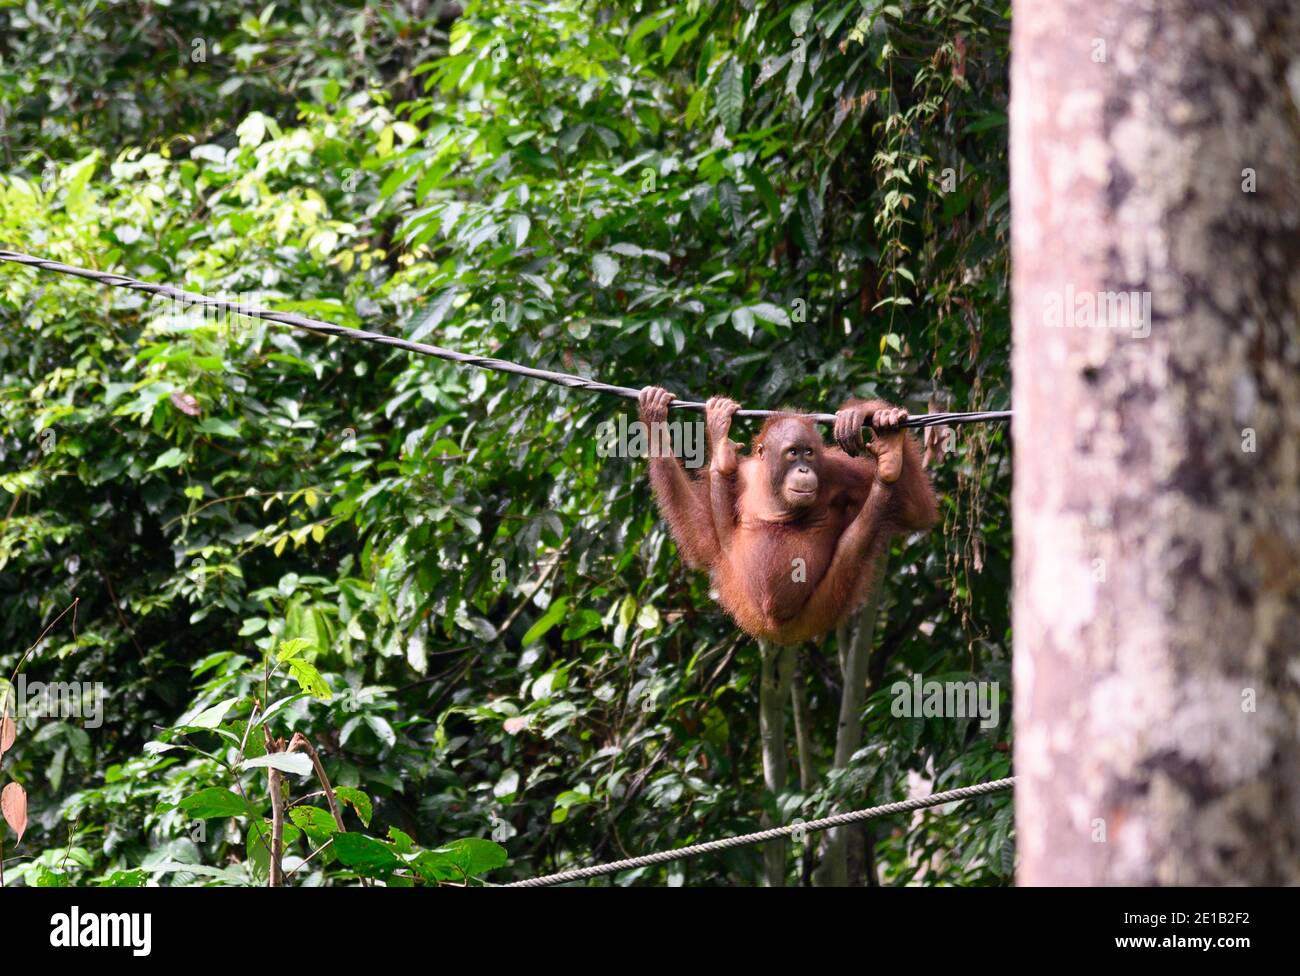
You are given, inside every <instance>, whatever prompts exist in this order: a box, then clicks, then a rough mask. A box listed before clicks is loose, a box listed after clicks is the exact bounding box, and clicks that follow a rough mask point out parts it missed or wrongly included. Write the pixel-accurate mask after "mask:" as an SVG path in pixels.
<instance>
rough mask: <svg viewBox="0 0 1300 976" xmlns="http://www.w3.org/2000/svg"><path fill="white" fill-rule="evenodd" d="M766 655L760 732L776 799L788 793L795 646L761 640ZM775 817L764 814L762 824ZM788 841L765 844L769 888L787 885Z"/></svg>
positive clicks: (766, 773)
mask: <svg viewBox="0 0 1300 976" xmlns="http://www.w3.org/2000/svg"><path fill="white" fill-rule="evenodd" d="M758 648H759V653H760V654H762V658H763V677H762V680H761V682H760V683H759V690H758V731H759V738H760V739H761V740H762V746H763V782H764V783H766V784H767V791H768V793H770V794H771V795H772V799H773V800H774V801H778V800H779V799H780V796H781V794H782V793H784V792H785V784H786V779H787V777H788V775H789V760H788V759H787V757H786V748H785V703H786V702H787V701H789V700H790V679H791V676H792V674H793V672H794V661H795V648H793V647H778V646H777V645H775V644H769V643H768V642H767V641H759V642H758ZM770 826H772V820H771V818H770V817H768V816H767V814H764V815H763V827H764V829H766V828H767V827H770ZM788 849H789V844H788V843H787V842H786V841H784V840H774V841H768V843H767V844H766V845H764V847H763V866H764V871H763V873H764V880H765V883H766V885H767V887H769V888H782V887H784V886H785V862H786V853H787V851H788Z"/></svg>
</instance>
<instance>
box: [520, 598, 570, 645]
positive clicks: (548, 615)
mask: <svg viewBox="0 0 1300 976" xmlns="http://www.w3.org/2000/svg"><path fill="white" fill-rule="evenodd" d="M568 605H569V598H568V597H567V596H562V597H560V598H559V599H558V600H555V601H554V602H552V603H551V605H550V606H549V607H548V608H547V610H546V612H545V613H544V614H542V616H541V617H540V618H539V619H538V621H537V622H536V623H535V624H533V625H532V626H531V627H529V628H528V630H527V631H526V632H525V633H524V639H523V646H524V647H527V646H528V645H529V644H532V643H533V642H534V641H537V640H539V639H540V638H541V637H542V636H544V635H545V634H546V632H547V631H548V630H550V629H551V628H552V627H554V626H555V625H556V624H558V623H559V622H560V621H561V620H563V619H564V611H565V609H566V608H567V607H568Z"/></svg>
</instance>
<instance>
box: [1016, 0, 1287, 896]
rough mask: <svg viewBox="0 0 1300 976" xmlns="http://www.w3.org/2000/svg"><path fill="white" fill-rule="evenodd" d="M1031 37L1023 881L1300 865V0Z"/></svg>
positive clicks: (1023, 245)
mask: <svg viewBox="0 0 1300 976" xmlns="http://www.w3.org/2000/svg"><path fill="white" fill-rule="evenodd" d="M1014 31H1015V34H1014V38H1013V44H1012V50H1013V65H1012V110H1011V183H1012V212H1013V223H1012V231H1013V235H1012V237H1013V245H1012V246H1013V250H1012V258H1013V262H1012V263H1013V267H1014V279H1013V296H1014V298H1013V306H1014V307H1013V318H1014V358H1013V366H1014V376H1015V386H1014V395H1013V399H1014V405H1015V410H1016V417H1015V422H1014V427H1013V432H1014V438H1015V485H1014V492H1013V506H1014V515H1015V594H1014V628H1015V692H1016V693H1015V724H1016V751H1015V759H1016V773H1017V775H1018V777H1019V779H1018V783H1017V788H1016V823H1017V836H1018V847H1019V856H1020V865H1019V880H1020V882H1021V883H1024V884H1125V885H1127V884H1277V883H1292V884H1294V883H1297V882H1300V732H1298V730H1300V658H1298V657H1297V647H1298V643H1300V640H1298V639H1300V327H1298V324H1297V308H1300V185H1298V181H1300V111H1298V108H1297V106H1298V105H1300V6H1298V5H1297V4H1296V3H1295V0H1252V2H1250V3H1211V2H1205V0H1199V2H1196V0H1180V2H1160V3H1157V2H1154V0H1148V2H1138V0H1068V2H1067V0H1043V2H1037V3H1033V2H1027V3H1022V4H1018V5H1017V6H1016V15H1015V23H1014ZM1125 292H1133V293H1137V294H1138V295H1139V296H1141V295H1142V294H1144V293H1145V294H1149V296H1150V317H1149V320H1148V322H1147V324H1148V325H1149V334H1145V335H1144V334H1143V333H1144V332H1145V328H1144V326H1143V324H1142V322H1141V304H1140V303H1139V306H1138V309H1137V310H1138V322H1137V327H1136V328H1133V327H1131V323H1130V327H1120V326H1117V319H1119V318H1120V316H1118V315H1117V314H1115V313H1114V312H1113V308H1114V305H1113V304H1112V298H1110V297H1108V295H1107V293H1110V295H1112V296H1113V295H1115V294H1118V293H1125ZM1081 296H1082V297H1081ZM1089 296H1092V297H1093V298H1095V299H1098V300H1099V301H1100V303H1101V304H1102V305H1103V306H1105V305H1107V304H1111V307H1112V312H1111V313H1110V314H1109V315H1107V316H1106V320H1107V321H1106V324H1097V317H1096V316H1095V315H1093V316H1091V317H1090V316H1089V315H1088V314H1087V313H1088V301H1089ZM1080 302H1082V304H1080ZM1062 310H1064V313H1065V322H1064V323H1062V324H1061V325H1056V324H1054V323H1055V322H1058V321H1060V314H1059V313H1060V312H1061V311H1062ZM1085 320H1090V321H1091V324H1090V325H1089V324H1085ZM1070 322H1073V326H1070V325H1069V324H1068V323H1070Z"/></svg>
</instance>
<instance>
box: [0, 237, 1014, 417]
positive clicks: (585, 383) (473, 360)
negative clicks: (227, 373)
mask: <svg viewBox="0 0 1300 976" xmlns="http://www.w3.org/2000/svg"><path fill="white" fill-rule="evenodd" d="M0 261H10V262H13V263H14V264H21V265H25V266H27V267H30V268H37V269H39V270H41V271H54V272H57V273H59V274H66V275H74V276H76V277H78V278H86V279H88V280H90V281H94V282H97V283H98V284H101V285H109V286H111V287H113V288H129V289H130V290H132V291H140V292H145V293H146V294H150V295H160V296H162V297H164V298H170V299H172V300H173V301H178V302H183V303H184V304H186V305H202V306H205V307H208V308H217V309H221V310H223V311H227V312H234V313H235V314H236V315H247V316H248V317H249V318H255V319H265V320H266V321H268V322H278V323H280V324H281V325H288V326H292V327H293V328H295V329H302V330H303V331H305V332H312V333H315V334H316V335H323V336H338V337H340V338H343V339H356V340H358V341H361V342H372V343H374V344H376V345H380V346H391V347H393V348H394V349H404V350H406V351H407V352H414V353H419V354H420V355H421V356H432V357H433V358H435V359H442V360H446V361H447V362H452V363H460V364H462V365H464V366H473V367H475V368H477V369H490V370H495V371H496V372H498V373H513V374H514V375H516V376H527V377H529V378H530V379H535V380H542V381H544V382H547V383H555V384H557V385H559V386H566V387H568V388H569V389H572V390H588V391H590V392H592V393H609V394H613V395H614V396H621V397H627V398H628V399H630V400H635V399H636V398H637V396H638V395H639V393H640V391H639V390H634V389H632V388H631V387H629V386H613V385H611V384H609V383H601V382H599V381H597V380H589V379H586V378H585V377H582V376H575V375H574V374H572V373H557V372H554V371H552V370H549V369H537V368H536V367H533V366H522V365H520V364H519V363H512V362H510V361H509V360H505V359H494V358H492V357H491V356H475V355H471V354H469V353H463V352H457V351H456V350H454V349H446V348H444V347H442V346H433V345H429V344H428V343H426V342H412V341H410V340H409V339H401V338H398V337H396V336H390V335H384V334H382V333H379V332H367V331H366V330H364V329H353V328H350V327H348V326H346V325H334V324H332V323H329V322H322V321H320V320H319V319H312V318H308V317H307V316H305V315H295V314H294V313H292V312H276V311H273V310H272V309H269V308H264V307H262V306H261V305H247V304H244V303H243V302H232V301H227V300H225V299H222V298H209V297H207V296H206V295H200V294H198V293H197V292H191V291H182V290H181V289H179V288H173V287H172V286H170V285H159V284H155V283H154V282H149V281H141V280H140V279H138V278H130V277H127V276H126V275H119V274H112V273H111V272H107V271H95V270H93V269H91V268H80V267H77V266H76V265H72V264H63V263H62V262H59V261H49V260H46V259H45V258H38V257H34V256H33V255H30V254H22V253H19V252H18V251H5V250H0ZM670 406H671V407H673V408H675V409H677V410H694V411H697V412H703V411H704V407H705V405H704V404H703V403H701V402H697V401H694V400H674V401H673V402H672V403H671V404H670ZM780 412H782V411H778V410H738V411H736V416H738V417H759V418H761V417H770V416H772V415H773V414H776V413H780ZM808 416H810V417H812V419H813V420H815V421H817V422H818V423H823V424H830V423H834V422H835V415H834V414H833V413H814V414H809V415H808ZM1010 419H1011V411H1010V410H984V411H976V412H968V413H930V414H919V415H917V416H915V417H909V418H908V419H907V420H904V421H903V423H902V426H904V427H936V426H939V425H944V424H946V425H956V424H973V423H980V422H983V421H997V420H1010Z"/></svg>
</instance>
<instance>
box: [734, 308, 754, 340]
mask: <svg viewBox="0 0 1300 976" xmlns="http://www.w3.org/2000/svg"><path fill="white" fill-rule="evenodd" d="M731 324H732V325H733V326H735V327H736V331H737V332H739V333H740V334H741V335H743V336H744V337H745V338H746V339H752V338H753V336H754V313H753V312H751V311H750V310H749V309H747V308H738V309H735V310H734V311H733V312H732V313H731Z"/></svg>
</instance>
